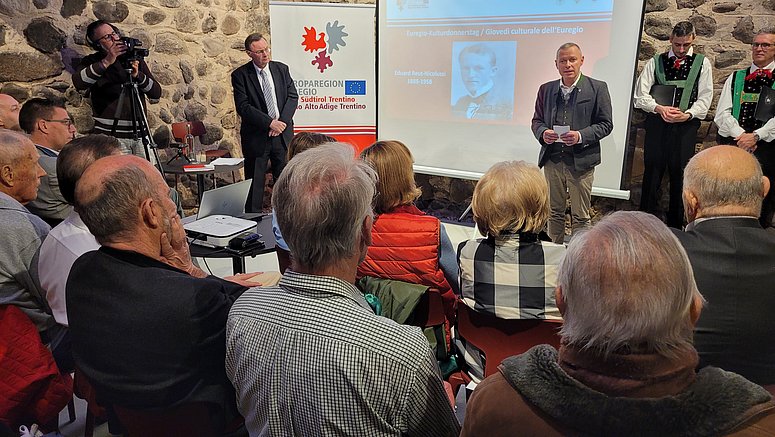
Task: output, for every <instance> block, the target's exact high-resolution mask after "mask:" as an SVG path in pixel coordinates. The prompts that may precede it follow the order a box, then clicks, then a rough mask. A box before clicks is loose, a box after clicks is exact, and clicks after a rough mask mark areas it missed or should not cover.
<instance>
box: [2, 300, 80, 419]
mask: <svg viewBox="0 0 775 437" xmlns="http://www.w3.org/2000/svg"><path fill="white" fill-rule="evenodd" d="M0 333H1V334H0V393H2V395H0V422H2V423H5V424H6V425H7V426H10V427H14V428H15V427H18V426H19V425H20V424H25V425H27V426H29V425H31V424H32V423H33V422H36V423H38V424H48V423H51V422H53V421H54V420H56V418H57V416H58V415H59V411H61V410H62V409H63V408H64V407H65V405H67V403H68V402H69V401H70V399H72V398H73V380H72V379H71V378H70V375H67V374H65V375H62V374H60V373H59V369H57V365H56V363H55V362H54V357H52V356H51V352H50V351H49V350H48V349H47V348H46V346H44V345H43V343H41V341H40V335H39V334H38V330H37V329H36V328H35V325H34V324H33V323H32V321H30V319H29V317H27V315H25V314H24V313H23V312H21V310H20V309H19V308H17V307H15V306H13V305H2V306H0Z"/></svg>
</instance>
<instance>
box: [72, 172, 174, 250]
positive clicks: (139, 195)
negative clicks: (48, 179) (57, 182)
mask: <svg viewBox="0 0 775 437" xmlns="http://www.w3.org/2000/svg"><path fill="white" fill-rule="evenodd" d="M82 182H83V179H81V180H79V181H78V183H77V184H76V187H75V210H76V211H77V212H78V214H80V216H81V219H82V220H83V222H84V223H85V224H86V226H87V227H88V228H89V231H91V233H92V234H93V235H94V237H95V238H96V239H97V242H98V243H100V244H102V245H105V244H106V243H112V242H115V241H118V240H121V239H127V238H129V237H130V236H131V235H132V233H133V232H134V230H135V229H136V228H137V225H138V223H137V219H138V216H137V211H138V207H139V206H140V204H141V203H142V202H143V201H145V200H146V199H148V198H151V199H154V200H156V201H160V199H159V198H158V195H157V193H156V189H155V188H154V185H153V182H152V181H150V180H148V176H147V175H146V173H145V172H144V171H143V170H142V169H141V168H140V167H137V166H136V165H133V164H129V165H127V166H126V167H123V168H120V169H118V170H116V171H114V172H112V173H111V174H110V175H107V176H106V177H105V178H104V179H102V181H101V182H102V183H101V184H98V187H97V192H96V193H92V192H90V190H92V189H94V187H93V186H89V187H85V186H83V183H82Z"/></svg>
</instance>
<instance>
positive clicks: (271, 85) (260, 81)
mask: <svg viewBox="0 0 775 437" xmlns="http://www.w3.org/2000/svg"><path fill="white" fill-rule="evenodd" d="M253 68H255V69H256V76H257V77H258V84H259V85H260V86H261V87H262V88H261V90H260V91H261V94H262V95H263V93H264V91H263V86H264V81H263V79H261V69H260V68H258V66H257V65H256V64H253ZM263 70H264V74H266V80H267V82H268V83H269V89H270V90H272V103H274V107H275V110H276V111H277V116H275V120H277V119H278V118H279V117H280V107H279V106H277V93H276V92H275V91H274V80H273V79H272V70H270V69H269V64H268V63H267V64H266V67H264V69H263Z"/></svg>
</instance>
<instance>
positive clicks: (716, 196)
mask: <svg viewBox="0 0 775 437" xmlns="http://www.w3.org/2000/svg"><path fill="white" fill-rule="evenodd" d="M714 147H729V146H714ZM702 157H703V154H702V153H700V154H698V155H695V156H694V157H693V158H692V159H691V160H689V163H688V164H687V165H686V168H685V169H684V179H683V188H684V190H688V191H690V192H692V193H693V194H694V195H695V196H697V200H699V204H700V205H701V206H702V210H703V211H704V213H705V214H711V215H712V213H713V209H714V208H718V207H723V206H741V207H745V208H746V209H747V210H749V211H750V214H751V215H752V216H756V217H758V216H759V214H760V213H761V209H762V200H763V199H764V193H763V192H762V167H761V165H759V161H758V160H757V159H753V158H752V159H750V163H749V164H750V165H751V168H752V170H753V171H752V172H750V174H748V175H743V177H734V174H730V173H729V172H723V171H714V169H716V168H714V167H712V165H713V164H714V163H713V162H708V161H707V160H706V161H705V164H704V165H703V160H702ZM708 166H711V168H708ZM730 176H732V177H730Z"/></svg>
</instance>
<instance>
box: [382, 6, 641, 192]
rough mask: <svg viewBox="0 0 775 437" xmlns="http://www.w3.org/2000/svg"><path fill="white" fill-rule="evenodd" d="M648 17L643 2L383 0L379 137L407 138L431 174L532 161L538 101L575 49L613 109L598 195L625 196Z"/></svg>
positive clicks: (473, 171) (419, 162)
mask: <svg viewBox="0 0 775 437" xmlns="http://www.w3.org/2000/svg"><path fill="white" fill-rule="evenodd" d="M642 10H643V1H642V0H546V1H527V0H488V1H479V0H384V1H380V2H379V13H378V17H379V35H378V40H379V47H378V59H379V62H378V67H379V68H378V85H379V87H378V115H377V120H378V127H377V130H378V136H379V137H380V138H383V139H386V138H397V139H401V140H404V141H405V142H406V143H407V144H408V145H409V146H410V148H411V149H412V153H413V154H414V156H415V161H416V165H417V166H418V171H424V172H428V173H437V174H445V175H450V176H460V177H476V175H477V174H480V173H483V172H484V171H486V170H487V168H489V167H490V165H492V164H493V163H495V162H497V161H501V160H506V159H524V160H527V161H530V162H536V161H537V159H538V151H539V144H538V142H537V141H536V140H535V138H534V137H533V135H532V132H531V131H530V124H531V119H532V116H533V109H534V105H535V98H536V92H537V91H538V87H539V86H540V85H541V84H542V83H544V82H547V81H550V80H554V79H558V78H559V73H558V72H557V69H556V67H555V65H554V59H555V53H556V50H557V48H558V47H559V46H560V45H562V44H564V43H566V42H575V43H577V44H579V45H580V46H581V49H582V51H583V55H584V65H583V67H582V72H583V74H585V75H588V76H591V77H594V78H596V79H601V80H605V81H606V82H608V85H609V89H610V92H611V96H612V100H613V106H614V132H613V133H612V135H611V136H610V137H609V138H607V139H606V140H604V142H603V144H602V146H603V164H602V165H601V166H599V167H598V170H597V172H596V178H595V179H596V181H595V186H596V187H598V188H603V189H604V190H613V191H619V190H620V188H621V187H620V180H621V174H622V161H623V158H624V149H625V144H626V135H627V123H628V117H629V112H630V110H629V105H630V95H631V93H632V83H633V80H634V68H635V63H636V61H637V59H636V58H637V49H638V37H639V33H640V23H641V18H642V17H641V15H642ZM599 191H600V190H598V194H600V193H599ZM609 194H610V193H609ZM613 195H616V196H618V197H622V196H624V195H626V193H624V194H623V193H618V194H617V193H614V194H613Z"/></svg>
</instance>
